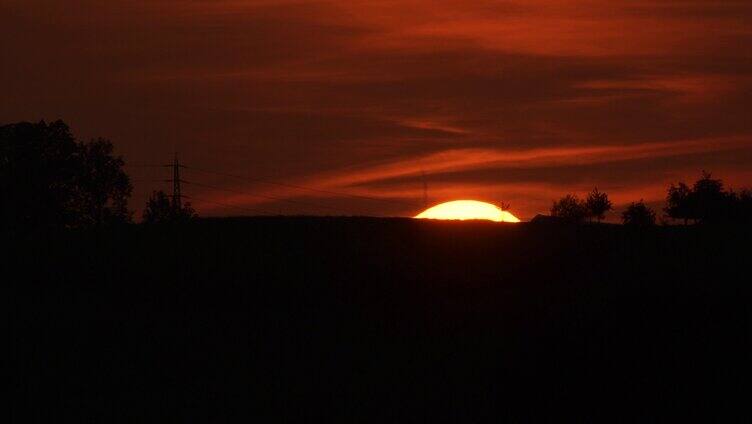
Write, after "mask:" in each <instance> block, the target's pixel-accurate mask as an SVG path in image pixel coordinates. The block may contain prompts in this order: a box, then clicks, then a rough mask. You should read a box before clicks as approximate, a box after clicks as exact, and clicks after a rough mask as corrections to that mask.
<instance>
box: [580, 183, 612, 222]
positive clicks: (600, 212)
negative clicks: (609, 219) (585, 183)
mask: <svg viewBox="0 0 752 424" xmlns="http://www.w3.org/2000/svg"><path fill="white" fill-rule="evenodd" d="M585 206H586V207H587V211H588V215H589V216H590V217H591V219H592V218H595V219H596V220H597V221H598V222H601V220H602V219H603V218H604V217H605V214H606V212H608V211H610V210H612V209H613V204H612V203H611V201H610V200H608V194H606V193H601V192H600V191H598V187H595V188H593V191H591V192H590V194H588V197H587V200H586V201H585Z"/></svg>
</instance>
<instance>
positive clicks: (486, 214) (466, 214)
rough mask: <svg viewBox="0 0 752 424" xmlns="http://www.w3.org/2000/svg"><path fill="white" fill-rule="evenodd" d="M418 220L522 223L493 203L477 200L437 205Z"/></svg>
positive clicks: (423, 213) (419, 216) (427, 210)
mask: <svg viewBox="0 0 752 424" xmlns="http://www.w3.org/2000/svg"><path fill="white" fill-rule="evenodd" d="M416 218H420V219H457V220H467V219H485V220H489V221H495V222H520V220H519V219H518V218H517V217H516V216H514V215H512V214H511V213H509V212H507V211H503V210H501V209H499V208H498V207H497V206H496V205H492V204H491V203H486V202H479V201H477V200H455V201H452V202H446V203H442V204H439V205H436V206H434V207H432V208H428V209H426V210H425V211H423V212H421V213H420V214H419V215H417V216H416Z"/></svg>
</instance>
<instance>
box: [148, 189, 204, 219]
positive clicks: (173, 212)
mask: <svg viewBox="0 0 752 424" xmlns="http://www.w3.org/2000/svg"><path fill="white" fill-rule="evenodd" d="M195 217H196V212H195V211H194V210H193V208H192V207H191V204H190V203H183V205H182V207H181V208H180V209H176V208H175V205H174V204H173V202H172V201H171V199H170V197H169V196H168V195H167V194H166V193H165V192H164V191H162V190H159V191H155V192H152V194H151V197H150V198H149V200H148V201H147V202H146V208H145V209H144V215H143V219H144V223H145V224H164V223H176V222H186V221H189V220H191V219H193V218H195Z"/></svg>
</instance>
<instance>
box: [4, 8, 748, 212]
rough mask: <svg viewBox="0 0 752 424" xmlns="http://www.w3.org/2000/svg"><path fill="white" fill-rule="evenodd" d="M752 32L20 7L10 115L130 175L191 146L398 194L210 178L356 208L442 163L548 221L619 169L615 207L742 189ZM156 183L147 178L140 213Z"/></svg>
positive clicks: (311, 13)
mask: <svg viewBox="0 0 752 424" xmlns="http://www.w3.org/2000/svg"><path fill="white" fill-rule="evenodd" d="M751 19H752V6H750V4H749V2H746V1H723V2H718V1H710V0H684V1H679V2H677V1H668V0H665V1H663V0H640V1H628V0H615V1H609V2H603V1H594V0H579V1H564V0H526V1H522V0H510V1H497V0H481V1H474V2H470V3H468V2H466V1H459V0H446V1H440V2H436V1H428V0H399V1H398V0H379V1H367V0H353V1H349V2H338V1H329V0H289V1H288V0H284V1H282V0H279V1H278V0H274V1H272V0H217V1H201V0H152V1H149V2H136V1H131V0H111V1H107V2H102V1H93V0H79V1H76V2H75V4H71V3H70V2H60V1H55V0H24V1H20V0H9V1H5V2H3V3H2V5H0V28H2V34H1V35H2V37H0V53H2V57H5V58H12V59H13V60H10V61H6V62H4V64H3V66H2V67H0V78H2V80H3V81H9V82H10V83H9V84H7V85H6V89H5V91H4V94H3V102H0V121H3V122H7V121H14V120H22V119H25V120H38V119H42V118H45V119H56V118H63V119H65V120H67V121H68V122H69V123H70V124H71V125H72V127H73V128H74V130H75V131H76V132H77V133H78V134H79V135H81V136H82V138H87V137H92V136H100V135H101V136H107V137H110V138H112V139H113V141H114V142H115V145H116V147H117V149H118V151H119V152H120V153H121V154H123V155H124V156H125V157H126V159H127V160H128V161H129V162H132V163H153V162H159V163H161V162H163V161H164V160H165V158H168V157H170V155H171V153H172V151H174V150H179V151H180V152H181V157H183V158H184V160H185V162H186V163H187V164H193V165H195V166H199V167H204V168H211V169H217V170H223V171H227V172H230V173H236V174H242V175H247V176H249V177H260V176H264V177H269V178H272V179H274V180H276V181H281V182H294V183H296V184H303V185H306V186H313V187H320V188H327V187H328V188H335V189H337V190H350V191H352V192H353V193H356V194H357V193H360V194H364V195H369V196H377V197H380V198H383V199H384V200H385V202H386V203H384V204H383V205H381V206H379V204H378V203H374V202H371V203H367V202H366V203H365V204H368V205H370V206H367V207H366V206H364V205H365V204H363V203H360V202H359V201H357V200H355V199H352V198H349V199H348V198H346V197H340V198H338V197H328V196H326V195H325V194H323V193H318V194H315V192H308V193H301V192H300V191H296V190H282V189H280V187H275V188H272V187H264V186H259V185H257V184H252V183H248V184H245V183H240V182H238V181H236V182H233V183H232V184H231V183H230V182H228V181H223V180H221V179H218V178H214V179H210V180H207V181H205V182H206V183H209V184H219V185H222V184H224V185H227V187H228V188H233V189H238V190H241V191H257V192H258V193H265V194H267V195H272V196H274V197H285V196H289V198H290V199H299V200H300V199H301V198H303V199H308V200H315V201H317V202H324V203H327V204H334V205H336V206H337V207H338V208H341V209H348V208H352V209H353V210H362V209H363V208H365V209H367V211H371V210H373V209H374V208H375V209H377V211H378V209H379V207H381V210H380V212H381V213H386V214H388V213H394V214H407V213H411V209H410V207H405V206H404V205H403V206H400V205H399V204H395V203H388V202H387V201H388V200H395V199H401V200H402V201H406V200H410V199H412V200H410V202H413V201H415V202H418V203H420V198H421V196H422V193H421V188H420V186H421V185H420V184H419V183H417V184H416V182H415V179H414V177H411V176H414V175H417V174H419V173H420V171H421V170H425V171H426V172H428V173H429V175H430V177H431V178H434V179H438V180H440V183H437V184H434V187H433V188H432V192H433V193H434V194H435V195H436V196H437V197H441V196H446V197H449V196H462V197H467V196H470V195H475V196H485V197H491V198H496V197H498V198H510V197H511V198H514V199H515V201H516V203H517V204H518V205H520V207H521V208H523V211H522V214H532V213H534V212H536V211H539V210H540V209H543V210H545V208H546V205H547V204H548V202H549V201H550V200H551V198H552V197H556V196H557V195H558V194H557V193H563V192H566V191H574V190H580V189H581V188H582V187H583V185H585V184H586V183H587V184H590V183H591V182H593V183H596V182H597V181H595V180H596V179H599V180H601V181H606V182H608V183H609V184H610V182H612V181H614V179H615V178H610V175H609V173H608V172H607V169H608V168H610V169H614V167H615V166H616V165H614V164H617V163H618V164H619V165H618V175H619V179H620V180H621V181H624V182H625V184H631V185H630V186H628V187H626V186H625V187H618V186H617V185H613V187H614V190H617V191H618V193H616V195H617V196H622V195H623V196H632V195H636V194H637V193H638V192H639V190H642V189H645V190H647V191H649V192H650V193H653V194H650V195H651V196H653V197H655V196H657V195H658V193H659V191H658V190H657V187H658V186H660V185H661V184H664V183H665V182H666V181H667V179H668V178H669V177H677V176H683V177H684V178H686V176H687V175H691V173H692V172H697V171H699V169H697V170H692V169H690V168H700V167H702V168H707V169H712V170H714V171H715V172H716V174H718V175H719V176H722V177H725V178H727V179H729V180H730V181H735V182H737V181H741V179H742V178H743V177H745V176H746V175H747V174H745V173H744V172H743V167H742V166H740V165H739V163H738V161H735V159H734V158H742V159H744V158H749V157H750V152H751V151H752V142H751V141H750V140H752V137H751V136H752V121H750V120H749V118H748V111H749V109H750V108H752V100H751V99H752V52H751V51H750V49H749V48H748V46H749V45H750V44H751V43H752V28H751V27H750V25H749V21H750V20H751ZM732 152H733V153H732ZM651 160H652V161H658V162H653V163H652V165H651V166H653V167H654V168H655V169H659V170H660V172H657V171H656V172H655V173H651V172H646V171H645V169H644V166H645V164H646V163H648V162H649V161H651ZM739 160H741V159H739ZM703 162H704V163H703ZM500 170H512V171H510V172H509V174H513V175H516V178H515V179H514V180H511V179H509V178H508V179H507V180H505V181H503V182H499V179H498V178H499V177H498V174H499V172H500ZM536 170H537V171H540V173H539V174H535V173H534V172H533V171H536ZM131 172H132V174H133V175H134V178H135V179H137V180H149V179H153V178H152V177H153V175H151V174H146V172H147V171H141V170H135V169H134V170H133V171H131ZM149 172H151V171H149ZM646 175H647V176H649V180H648V179H647V178H648V177H646ZM203 178H207V177H203ZM154 188H158V186H157V185H154V184H151V185H150V184H137V186H136V193H135V197H134V203H136V206H140V205H139V203H141V202H143V200H144V198H145V196H146V194H147V193H149V192H150V191H151V190H152V189H154ZM196 190H197V191H198V189H196ZM197 194H201V195H204V196H207V197H211V199H212V200H216V201H219V202H224V201H226V202H240V203H241V204H245V205H251V204H255V205H257V206H258V205H259V204H264V203H266V204H267V205H268V206H272V207H273V208H274V209H275V210H278V211H282V212H298V213H320V211H318V210H314V209H306V208H305V207H302V206H301V205H296V206H293V205H292V204H287V205H286V204H285V202H282V203H281V204H276V203H275V202H272V201H268V200H269V199H266V201H265V200H263V199H255V200H252V197H251V196H248V198H242V197H237V196H236V195H237V193H235V194H231V193H220V192H209V191H198V193H197ZM526 196H527V197H526ZM646 196H647V194H646ZM215 206H216V205H215ZM211 207H212V208H213V207H214V206H211ZM204 210H205V211H206V212H209V213H217V212H221V211H222V209H221V208H220V209H210V207H209V206H206V209H204Z"/></svg>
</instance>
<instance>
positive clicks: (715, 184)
mask: <svg viewBox="0 0 752 424" xmlns="http://www.w3.org/2000/svg"><path fill="white" fill-rule="evenodd" d="M732 203H733V199H732V196H729V193H727V192H725V191H724V189H723V181H721V180H718V179H714V178H712V176H711V174H710V173H709V172H705V171H703V172H702V178H700V179H699V180H697V181H696V182H695V185H694V187H692V193H691V194H690V206H691V208H692V210H693V215H694V218H695V219H697V220H699V221H700V222H704V223H708V222H720V221H725V220H727V219H728V218H729V210H730V209H731V208H732V207H733V205H732Z"/></svg>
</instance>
